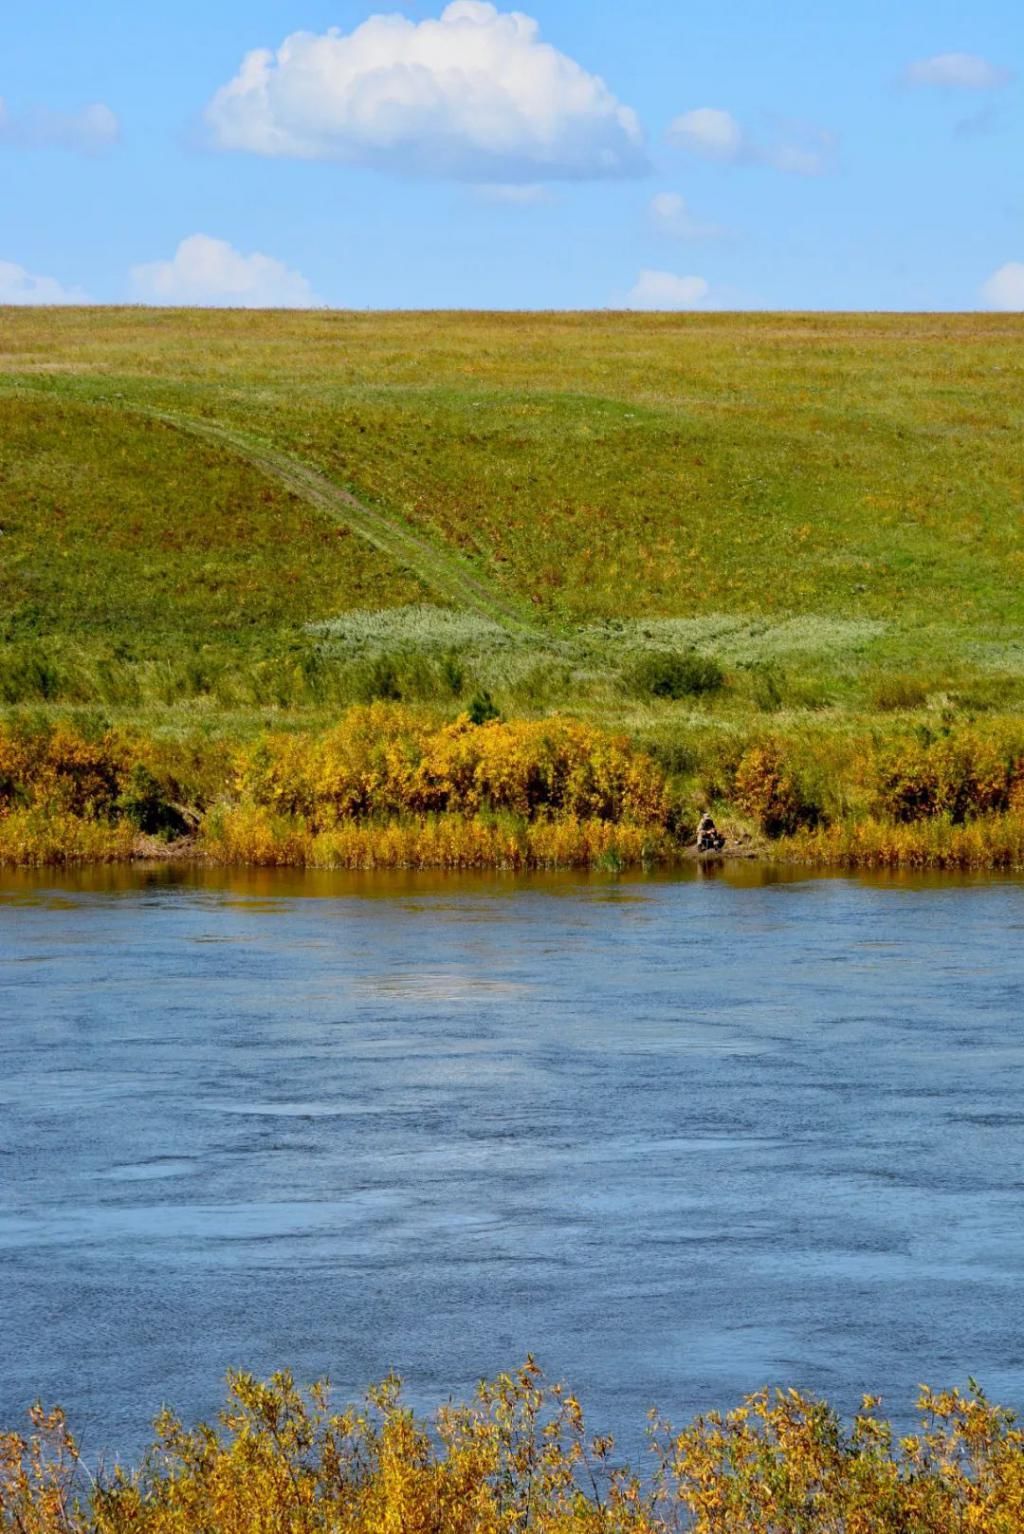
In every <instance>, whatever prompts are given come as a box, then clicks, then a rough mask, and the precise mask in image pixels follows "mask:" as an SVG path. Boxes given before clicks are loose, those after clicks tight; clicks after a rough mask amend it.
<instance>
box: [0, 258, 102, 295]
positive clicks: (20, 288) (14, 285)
mask: <svg viewBox="0 0 1024 1534" xmlns="http://www.w3.org/2000/svg"><path fill="white" fill-rule="evenodd" d="M88 302H89V299H88V296H87V295H86V294H85V293H83V292H82V291H81V289H80V288H66V287H64V286H63V284H62V283H59V282H58V281H57V279H56V277H37V276H36V275H35V274H34V273H33V272H28V271H26V270H25V268H24V267H23V266H18V265H17V264H16V263H15V262H14V261H0V304H87V303H88Z"/></svg>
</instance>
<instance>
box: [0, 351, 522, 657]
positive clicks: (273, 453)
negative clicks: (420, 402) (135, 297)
mask: <svg viewBox="0 0 1024 1534" xmlns="http://www.w3.org/2000/svg"><path fill="white" fill-rule="evenodd" d="M69 385H70V386H69ZM0 392H3V393H4V394H7V395H12V394H13V395H22V396H25V397H34V398H36V399H40V398H41V399H56V400H68V401H70V402H73V403H76V404H84V405H94V406H99V407H102V408H106V409H110V410H120V411H124V412H125V413H127V414H131V415H135V416H142V417H143V418H145V419H147V420H151V421H159V422H161V423H162V424H163V425H165V426H167V427H170V428H171V429H172V430H174V431H180V432H184V433H186V434H187V435H189V436H192V437H198V438H199V439H201V440H202V441H206V442H210V443H212V444H214V445H215V446H218V447H225V448H228V449H230V450H231V451H232V452H233V453H235V454H236V455H237V456H238V457H239V458H241V459H242V460H243V461H244V462H246V463H248V464H250V465H251V466H252V467H253V468H255V469H257V470H259V472H260V473H261V474H264V475H265V476H266V477H267V478H269V479H276V480H277V481H278V483H280V484H282V485H284V486H285V488H286V489H288V490H290V491H291V492H292V493H293V494H294V495H297V496H299V498H300V499H301V500H304V501H306V502H307V503H308V504H309V505H311V506H315V507H316V508H317V510H318V511H321V512H324V513H325V514H326V515H327V516H329V517H332V518H333V519H334V521H336V522H340V523H341V524H342V525H343V526H345V527H346V528H348V529H349V530H350V531H351V532H353V533H355V534H356V535H357V536H358V537H360V538H363V539H365V541H366V542H367V543H370V544H372V545H373V546H374V548H376V549H379V550H380V551H381V552H382V553H383V554H386V555H387V556H388V557H389V558H390V559H392V560H393V561H394V562H395V564H396V565H398V566H399V567H400V568H405V569H408V570H411V571H412V572H413V573H414V574H415V575H417V576H419V578H420V580H421V581H422V582H423V583H424V585H425V586H428V587H430V588H431V589H432V590H433V591H435V592H436V593H437V594H438V595H439V596H441V597H444V598H446V599H447V601H449V602H451V603H452V604H453V605H454V606H456V607H460V608H463V609H465V610H468V611H470V612H474V613H477V614H478V615H479V616H480V617H484V618H490V619H491V620H492V621H493V622H496V623H500V624H501V625H502V626H503V627H504V628H506V629H513V630H516V631H518V632H520V633H524V634H531V635H534V636H536V637H538V638H540V637H542V635H541V631H540V630H539V629H538V628H537V626H536V625H535V624H533V623H531V622H530V621H529V620H528V618H527V617H526V616H525V615H524V614H523V613H522V612H521V611H520V609H519V608H518V607H517V606H516V605H515V604H514V602H512V601H509V600H508V599H507V598H505V597H504V596H503V595H502V594H500V593H498V592H496V591H495V590H493V588H492V587H490V586H489V585H488V584H487V582H486V581H483V580H481V579H480V577H479V575H478V574H477V572H476V571H475V570H474V569H473V567H472V566H471V565H470V563H469V561H468V560H466V559H464V558H463V557H462V556H461V555H459V554H456V553H455V552H454V551H453V550H451V549H445V548H441V547H439V546H438V545H437V544H436V543H434V542H432V541H431V540H430V539H429V538H427V537H425V536H424V535H423V534H422V533H419V532H417V531H415V530H414V529H413V528H411V527H409V526H408V525H407V524H406V523H405V522H403V521H402V520H401V519H400V518H398V517H397V516H395V515H389V514H387V513H386V512H383V511H378V510H377V509H376V508H374V507H372V506H367V505H366V504H365V502H363V501H361V500H359V498H358V497H357V496H355V495H353V493H352V492H351V491H350V490H346V489H345V488H344V487H343V486H342V485H339V484H337V483H336V482H335V481H334V480H332V479H329V478H328V476H327V475H326V474H323V473H321V472H320V470H319V469H314V468H312V467H311V466H310V465H309V464H306V463H303V462H302V460H301V459H300V458H293V457H292V456H291V455H290V454H289V453H284V452H282V451H281V450H280V449H278V448H275V447H271V446H270V444H269V443H266V442H263V441H261V440H260V439H259V438H257V437H254V436H251V435H250V434H249V433H247V432H243V431H239V430H238V429H237V428H235V427H230V426H222V425H220V424H218V423H217V422H214V421H207V420H200V419H197V418H196V417H195V416H189V415H184V414H182V413H181V412H179V411H172V410H160V409H158V408H157V407H156V406H152V405H142V404H138V403H136V402H135V401H133V400H126V399H124V398H119V397H118V396H117V395H112V394H109V393H101V392H100V391H99V390H96V389H94V388H90V387H88V386H87V387H84V388H83V387H82V384H81V382H80V381H79V380H75V381H74V382H72V381H71V380H61V383H60V384H59V385H56V386H55V385H54V383H53V382H52V381H51V380H50V379H47V381H46V382H45V383H40V384H35V383H34V382H29V381H28V380H22V379H17V380H7V381H4V382H3V383H0Z"/></svg>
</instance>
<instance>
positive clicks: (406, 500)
mask: <svg viewBox="0 0 1024 1534" xmlns="http://www.w3.org/2000/svg"><path fill="white" fill-rule="evenodd" d="M204 432H205V433H206V435H204V434H203V433H204ZM1022 442H1024V319H1021V318H1020V317H1015V316H993V315H985V316H941V317H937V316H796V315H782V316H757V315H753V316H747V315H744V316H728V315H680V316H637V315H621V314H588V315H508V314H506V315H483V314H430V315H423V314H421V315H415V314H396V315H381V314H373V315H358V314H335V313H311V314H291V313H260V314H252V313H240V312H209V311H207V312H198V311H147V310H136V309H123V310H58V311H54V310H49V311H37V310H13V311H12V310H7V311H3V313H2V315H0V527H2V529H3V536H2V538H0V592H2V610H0V702H5V703H6V704H7V705H16V704H21V703H25V702H39V701H43V702H46V701H49V702H50V703H52V704H54V705H73V704H89V705H92V704H95V703H97V702H99V703H103V704H104V705H109V706H116V707H120V708H124V709H127V710H129V711H130V710H131V709H133V708H136V709H141V708H146V707H151V706H160V707H166V706H168V705H170V704H173V703H181V704H188V705H189V706H191V705H192V704H194V703H196V702H197V701H198V702H200V703H202V706H203V707H205V708H208V709H211V710H217V709H221V710H235V711H237V710H240V709H274V708H281V707H285V708H294V709H323V708H330V707H334V706H335V705H336V704H338V703H340V702H343V701H346V700H347V699H350V698H352V697H357V696H373V695H375V694H377V695H380V694H383V695H385V696H387V695H391V696H394V695H396V694H397V695H400V696H405V697H417V696H420V697H428V698H447V699H451V700H459V699H462V698H464V696H465V695H467V694H469V693H471V692H472V691H473V690H474V689H478V688H481V687H486V688H488V689H489V690H491V691H494V692H495V693H496V695H499V694H500V695H501V696H500V697H499V701H500V702H502V703H503V704H505V705H507V706H509V707H522V708H527V707H531V706H533V707H545V706H565V705H566V704H573V705H575V706H581V707H589V708H590V709H591V710H592V711H595V712H596V713H598V714H603V715H607V716H608V717H612V716H614V717H616V718H626V719H627V720H628V719H630V718H631V717H632V714H634V713H635V712H636V709H637V708H638V707H640V702H639V701H638V699H639V700H642V699H643V695H644V685H645V684H644V683H643V681H642V677H641V680H640V681H639V682H638V681H637V680H636V679H637V676H638V670H637V662H638V658H639V659H642V657H643V656H644V655H645V654H646V653H648V652H651V651H654V652H667V651H672V652H678V651H680V650H686V649H688V648H689V647H691V646H696V647H697V649H698V650H701V651H703V652H704V653H705V654H706V655H711V656H714V657H715V658H716V659H717V660H719V662H720V663H721V664H722V666H723V668H724V671H725V674H726V681H727V685H726V686H725V687H724V688H722V689H718V690H717V691H713V692H711V693H709V694H708V695H707V696H706V697H704V698H702V699H699V700H697V701H694V699H693V698H692V697H690V698H688V699H687V701H686V704H685V707H686V708H688V709H692V708H694V707H699V708H701V709H704V710H707V711H712V712H713V711H716V710H717V711H718V712H719V713H721V714H723V716H728V715H729V714H730V711H731V712H732V713H733V714H737V713H739V714H742V713H744V712H745V711H750V710H751V709H753V710H755V711H756V710H761V711H769V712H773V711H778V710H779V709H789V710H795V711H797V712H799V711H801V710H804V709H815V710H820V709H821V708H822V707H830V706H831V707H840V708H844V709H847V710H857V711H860V712H869V713H870V712H872V711H878V710H881V711H883V712H885V711H891V710H893V709H897V710H901V709H914V708H920V707H926V706H929V702H930V701H931V702H932V703H933V704H937V703H939V702H941V704H942V706H946V704H947V703H948V701H949V699H950V697H952V698H953V699H954V701H956V699H958V698H959V699H961V700H963V699H967V700H969V702H970V704H971V706H972V707H974V706H977V707H988V708H991V707H993V706H997V705H1000V704H1002V703H1010V704H1012V703H1013V702H1014V700H1015V699H1016V698H1017V696H1018V689H1019V685H1020V681H1019V679H1020V677H1021V675H1022V674H1024V582H1022V574H1024V516H1022V512H1024V449H1022ZM335 492H337V494H335ZM345 492H350V493H351V494H352V495H353V496H354V497H355V502H354V503H346V502H345V500H344V493H345ZM395 610H399V611H395ZM388 612H391V613H392V616H391V617H390V618H387V616H386V615H387V613H388ZM382 613H383V614H385V617H384V618H381V617H379V616H376V615H378V614H382ZM452 614H455V615H459V614H461V615H462V619H461V620H460V621H457V622H455V623H454V626H453V619H452V616H451V615H452ZM460 622H461V627H460ZM640 670H641V672H642V668H640ZM630 677H633V679H634V680H633V682H632V683H631V682H630ZM624 698H625V699H629V698H632V700H633V701H632V702H624V701H623V699H624ZM655 699H656V695H655ZM648 706H649V707H653V708H655V709H658V708H661V707H662V706H663V705H662V703H660V702H658V701H656V700H655V701H652V700H651V698H647V699H646V701H643V707H644V708H647V707H648ZM664 706H665V707H668V706H669V705H668V704H666V705H664Z"/></svg>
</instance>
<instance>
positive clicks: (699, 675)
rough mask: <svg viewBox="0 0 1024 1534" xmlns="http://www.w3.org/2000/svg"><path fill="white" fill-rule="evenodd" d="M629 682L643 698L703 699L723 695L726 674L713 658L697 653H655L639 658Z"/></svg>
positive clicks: (651, 652) (628, 678) (632, 666)
mask: <svg viewBox="0 0 1024 1534" xmlns="http://www.w3.org/2000/svg"><path fill="white" fill-rule="evenodd" d="M625 681H626V685H627V686H628V687H629V689H630V690H631V691H632V692H634V693H636V694H637V695H638V696H639V697H650V698H699V697H701V696H702V695H703V694H704V693H713V692H718V691H720V689H721V688H722V687H724V685H725V673H724V672H723V670H722V668H721V666H720V665H719V664H718V662H717V661H716V660H715V659H714V657H713V656H710V655H701V654H699V652H698V651H696V650H687V651H683V652H682V653H678V652H675V651H672V650H654V651H650V652H648V653H646V654H641V655H639V656H638V657H637V659H636V660H635V661H634V662H633V664H632V665H631V666H630V668H629V669H628V671H627V672H626V673H625Z"/></svg>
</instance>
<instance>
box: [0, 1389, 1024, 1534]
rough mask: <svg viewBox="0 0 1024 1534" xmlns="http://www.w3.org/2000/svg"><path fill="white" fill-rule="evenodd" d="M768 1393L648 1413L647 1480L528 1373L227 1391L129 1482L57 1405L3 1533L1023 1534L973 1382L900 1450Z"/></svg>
mask: <svg viewBox="0 0 1024 1534" xmlns="http://www.w3.org/2000/svg"><path fill="white" fill-rule="evenodd" d="M879 1405H880V1401H879V1399H878V1398H877V1397H872V1396H865V1397H864V1398H863V1401H862V1404H861V1409H860V1411H859V1412H857V1414H856V1415H855V1416H854V1418H853V1420H852V1422H851V1423H850V1424H847V1423H845V1422H844V1421H843V1420H842V1419H841V1418H840V1416H839V1415H838V1413H837V1412H836V1411H834V1410H833V1408H832V1407H830V1406H829V1405H828V1404H827V1402H825V1401H821V1400H818V1399H815V1398H814V1397H811V1396H807V1395H804V1394H801V1393H800V1392H798V1391H796V1390H787V1391H781V1390H778V1391H769V1390H764V1391H760V1392H758V1393H757V1394H755V1395H751V1396H748V1397H747V1398H746V1399H745V1400H744V1401H743V1402H742V1403H741V1404H740V1405H739V1406H737V1407H735V1408H734V1409H733V1410H731V1411H727V1412H718V1411H711V1412H708V1413H706V1414H705V1415H703V1416H700V1417H698V1418H696V1419H695V1420H694V1421H693V1422H692V1423H690V1424H689V1425H688V1426H687V1427H684V1428H683V1429H682V1430H678V1431H677V1430H676V1429H675V1428H674V1427H672V1425H671V1424H670V1423H668V1422H667V1421H665V1420H664V1419H662V1418H660V1417H659V1416H658V1415H657V1414H655V1413H652V1417H651V1422H650V1427H649V1444H650V1448H651V1450H652V1451H653V1452H652V1454H651V1455H650V1457H649V1460H650V1462H649V1464H648V1465H646V1466H628V1465H625V1464H623V1463H622V1461H621V1459H620V1458H619V1456H618V1455H617V1454H616V1451H615V1443H614V1440H613V1439H612V1438H611V1437H610V1436H609V1435H606V1434H595V1433H593V1432H592V1431H591V1430H590V1429H589V1428H588V1426H587V1423H586V1419H585V1417H584V1413H583V1409H582V1407H581V1405H580V1402H579V1400H578V1398H577V1397H576V1396H575V1395H574V1394H573V1393H572V1391H571V1390H569V1389H568V1388H567V1387H566V1386H564V1385H559V1384H548V1383H547V1382H546V1381H545V1380H544V1379H543V1377H542V1375H541V1373H540V1370H539V1369H538V1368H537V1366H536V1364H535V1363H534V1362H533V1360H532V1359H528V1360H527V1362H526V1364H525V1365H524V1366H523V1367H522V1368H521V1369H519V1370H518V1371H517V1372H516V1373H514V1374H502V1375H499V1376H498V1377H497V1378H496V1379H495V1380H493V1381H489V1382H484V1383H482V1384H481V1385H480V1386H479V1387H478V1389H477V1392H476V1395H475V1397H474V1398H473V1399H472V1400H470V1401H469V1402H467V1403H464V1404H459V1403H455V1402H449V1403H447V1404H446V1405H444V1406H441V1407H440V1408H439V1409H438V1410H437V1411H436V1413H435V1414H434V1416H433V1418H432V1419H431V1420H429V1421H427V1420H424V1419H422V1418H419V1417H417V1416H416V1415H415V1414H414V1413H413V1411H412V1410H411V1409H410V1408H409V1407H408V1406H406V1404H405V1402H404V1401H403V1399H402V1394H401V1384H400V1381H399V1380H398V1379H397V1378H396V1377H395V1376H389V1377H388V1378H387V1379H386V1380H384V1381H383V1382H382V1383H381V1384H379V1385H377V1386H374V1387H372V1388H371V1389H370V1390H369V1391H368V1392H367V1394H366V1396H365V1398H364V1400H363V1401H362V1402H360V1403H358V1404H355V1405H351V1406H348V1407H345V1408H341V1409H338V1408H336V1407H335V1406H334V1405H333V1403H332V1400H331V1394H330V1390H329V1387H328V1385H327V1383H326V1382H320V1383H317V1384H314V1385H312V1386H311V1387H310V1388H309V1389H308V1390H301V1389H299V1388H298V1387H297V1386H296V1384H295V1381H294V1379H293V1377H292V1376H291V1375H290V1374H287V1373H280V1374H275V1375H274V1376H272V1377H271V1379H269V1380H267V1381H265V1382H263V1381H260V1380H258V1379H256V1378H254V1377H253V1376H252V1375H249V1374H242V1373H236V1374H231V1375H229V1377H228V1397H227V1402H226V1404H225V1406H224V1408H223V1409H222V1411H221V1413H220V1416H219V1420H218V1421H217V1422H216V1423H214V1424H212V1425H210V1424H205V1423H201V1424H199V1425H198V1426H197V1427H188V1426H186V1425H185V1424H184V1423H183V1422H182V1421H181V1420H180V1419H179V1418H178V1417H176V1416H175V1415H174V1414H173V1412H171V1411H170V1410H168V1409H166V1408H165V1409H164V1410H163V1411H162V1412H161V1413H160V1415H159V1416H158V1417H157V1419H156V1423H155V1438H154V1442H153V1445H152V1448H151V1449H150V1451H149V1452H148V1453H147V1455H146V1456H145V1458H144V1459H143V1461H142V1463H141V1465H139V1466H138V1468H136V1469H134V1470H132V1469H127V1468H123V1467H121V1466H118V1467H117V1468H115V1469H114V1470H113V1471H102V1470H101V1471H100V1473H99V1474H92V1473H87V1472H86V1470H85V1467H84V1465H83V1463H82V1458H81V1453H80V1450H79V1447H78V1443H77V1441H76V1439H75V1438H74V1436H73V1435H72V1433H71V1432H70V1430H69V1428H68V1424H67V1420H66V1418H65V1415H64V1413H63V1412H62V1411H60V1410H59V1409H55V1410H51V1411H45V1410H44V1409H43V1408H42V1407H41V1406H36V1407H34V1408H33V1409H32V1411H31V1412H30V1414H29V1424H28V1431H27V1432H25V1433H24V1434H22V1433H19V1432H11V1431H9V1432H6V1433H2V1434H0V1529H2V1530H4V1531H5V1534H197V1531H209V1534H527V1531H536V1534H684V1531H685V1534H966V1531H971V1534H1019V1531H1020V1529H1021V1527H1022V1518H1024V1434H1022V1433H1021V1431H1020V1429H1019V1428H1018V1427H1017V1426H1016V1423H1015V1419H1014V1416H1013V1414H1012V1413H1011V1412H1008V1411H1006V1410H1004V1409H1003V1408H1001V1407H999V1406H995V1405H993V1404H991V1403H990V1402H989V1401H988V1400H987V1399H986V1398H985V1396H984V1395H983V1394H982V1393H981V1391H980V1390H979V1389H978V1388H977V1387H975V1386H972V1387H971V1389H970V1391H969V1392H968V1393H966V1394H964V1393H961V1392H959V1391H947V1392H942V1393H939V1392H935V1391H932V1390H929V1389H927V1388H923V1389H922V1391H921V1394H920V1397H919V1400H918V1421H917V1424H916V1426H915V1428H914V1430H913V1431H912V1432H910V1433H909V1434H906V1435H905V1436H902V1437H901V1436H898V1435H897V1433H896V1431H895V1430H894V1428H893V1426H892V1424H891V1423H890V1422H889V1421H888V1420H887V1419H886V1418H885V1417H883V1416H882V1415H881V1414H880V1412H879Z"/></svg>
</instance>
